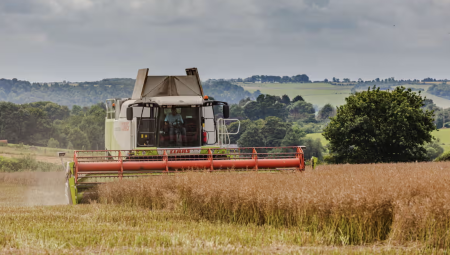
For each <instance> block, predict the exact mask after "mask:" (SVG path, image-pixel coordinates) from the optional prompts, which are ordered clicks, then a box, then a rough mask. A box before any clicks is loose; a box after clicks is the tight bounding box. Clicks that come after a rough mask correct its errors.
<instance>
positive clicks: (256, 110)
mask: <svg viewBox="0 0 450 255" xmlns="http://www.w3.org/2000/svg"><path fill="white" fill-rule="evenodd" d="M280 101H281V99H280V97H277V96H272V95H260V96H258V98H257V99H256V101H252V102H248V103H247V104H246V105H245V107H244V113H245V115H246V116H247V117H248V118H249V119H251V120H258V119H265V118H266V117H268V116H277V117H279V118H281V119H282V120H285V119H286V117H287V115H288V112H287V110H286V105H285V104H282V103H280Z"/></svg>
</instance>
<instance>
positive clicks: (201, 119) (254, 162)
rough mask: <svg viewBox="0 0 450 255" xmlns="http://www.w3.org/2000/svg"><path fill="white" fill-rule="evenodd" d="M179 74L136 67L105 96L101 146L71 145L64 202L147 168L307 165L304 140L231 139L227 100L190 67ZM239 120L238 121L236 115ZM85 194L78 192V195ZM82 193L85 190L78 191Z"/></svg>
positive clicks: (213, 169) (163, 170) (250, 168)
mask: <svg viewBox="0 0 450 255" xmlns="http://www.w3.org/2000/svg"><path fill="white" fill-rule="evenodd" d="M186 74H187V75H185V76H148V69H141V70H139V72H138V76H137V78H136V83H135V87H134V90H133V95H132V97H131V98H118V99H109V100H107V101H106V108H107V111H106V112H107V113H106V114H107V116H106V120H105V147H106V150H103V151H98V150H97V151H75V152H74V159H73V162H70V163H68V164H67V169H66V171H67V182H66V196H67V201H68V203H69V204H78V203H80V202H81V201H83V200H84V199H86V197H87V196H86V194H87V193H86V192H85V191H86V190H88V189H89V188H92V187H93V186H95V185H98V184H101V183H105V182H110V181H114V180H122V179H125V178H127V179H129V178H138V177H149V176H152V175H161V174H174V173H177V172H182V171H185V170H201V171H210V172H218V171H230V170H233V171H281V170H297V171H303V170H304V169H305V163H304V156H303V149H302V147H280V148H238V147H236V146H234V147H233V146H231V145H230V137H229V136H230V135H233V134H237V133H238V132H239V127H238V130H237V132H236V133H229V132H228V131H227V124H229V123H231V122H239V120H237V119H229V118H228V117H229V106H228V104H227V103H226V102H221V101H215V100H209V99H208V97H207V96H206V95H204V93H203V89H202V85H201V82H200V78H199V75H198V71H197V69H196V68H190V69H186ZM239 126H240V123H239ZM83 194H84V196H83ZM83 197H84V198H83Z"/></svg>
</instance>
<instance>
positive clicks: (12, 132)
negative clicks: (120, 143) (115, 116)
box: [0, 102, 106, 150]
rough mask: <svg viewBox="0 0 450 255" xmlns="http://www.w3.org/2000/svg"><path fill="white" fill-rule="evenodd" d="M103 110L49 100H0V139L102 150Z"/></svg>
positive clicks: (95, 106) (101, 105)
mask: <svg viewBox="0 0 450 255" xmlns="http://www.w3.org/2000/svg"><path fill="white" fill-rule="evenodd" d="M105 115H106V110H105V108H104V105H103V104H96V105H93V106H91V107H81V106H76V105H75V106H73V107H72V109H71V110H69V108H68V107H67V106H62V105H58V104H56V103H53V102H35V103H27V104H14V103H11V102H0V120H1V121H0V138H1V139H7V140H8V142H10V143H16V144H19V143H23V144H27V145H35V146H49V147H55V148H67V149H78V150H81V149H96V150H97V149H103V148H105V141H104V137H105V135H104V132H105V129H104V126H105V123H104V122H105Z"/></svg>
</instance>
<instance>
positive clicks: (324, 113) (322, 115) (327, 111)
mask: <svg viewBox="0 0 450 255" xmlns="http://www.w3.org/2000/svg"><path fill="white" fill-rule="evenodd" d="M335 114H336V110H335V109H334V108H333V106H331V104H326V105H325V106H324V107H323V108H322V109H320V111H319V113H318V114H317V119H319V120H327V119H328V118H330V117H333V116H334V115H335Z"/></svg>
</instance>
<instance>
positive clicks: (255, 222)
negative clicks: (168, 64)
mask: <svg viewBox="0 0 450 255" xmlns="http://www.w3.org/2000/svg"><path fill="white" fill-rule="evenodd" d="M42 174H45V175H42ZM63 179H64V175H63V174H61V173H60V172H59V173H31V174H30V173H2V174H0V225H1V226H2V228H1V229H0V252H1V253H14V254H16V253H23V254H28V253H45V254H48V253H50V254H61V253H72V254H73V253H83V254H84V253H106V254H127V253H128V254H134V253H245V254H260V253H267V254H269V253H283V254H286V253H297V254H317V253H318V254H323V253H327V254H328V253H329V254H337V253H342V254H344V253H354V254H367V253H382V254H402V253H403V254H410V253H417V254H419V253H444V252H445V251H446V250H447V249H448V247H449V246H450V236H449V234H450V233H449V227H450V226H449V225H450V221H449V219H450V218H449V216H450V207H449V206H448V205H449V204H450V190H449V189H448V184H449V183H450V163H414V164H380V165H339V166H319V168H318V169H317V170H314V171H312V170H310V169H308V171H306V172H304V173H289V174H262V173H260V174H256V173H249V174H237V173H233V172H231V173H226V174H208V173H188V174H182V175H179V176H160V177H152V178H147V179H139V180H130V181H122V182H117V183H109V184H106V185H103V186H100V187H99V188H98V189H97V190H96V192H95V193H94V194H95V195H94V196H92V197H91V198H92V201H91V204H85V205H77V206H67V205H58V204H63V203H64V195H63V194H64V191H63V185H61V180H63Z"/></svg>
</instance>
